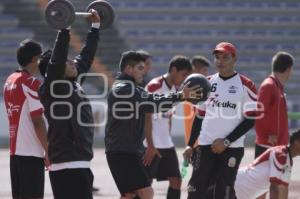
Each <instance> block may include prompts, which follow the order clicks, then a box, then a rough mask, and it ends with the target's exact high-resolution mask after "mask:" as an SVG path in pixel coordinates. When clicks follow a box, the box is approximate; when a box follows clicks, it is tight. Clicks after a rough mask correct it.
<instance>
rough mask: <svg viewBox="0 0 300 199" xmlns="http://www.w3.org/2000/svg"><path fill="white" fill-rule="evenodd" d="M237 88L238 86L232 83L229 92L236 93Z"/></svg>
mask: <svg viewBox="0 0 300 199" xmlns="http://www.w3.org/2000/svg"><path fill="white" fill-rule="evenodd" d="M237 89H238V87H236V86H233V85H232V86H230V87H229V89H228V93H232V94H234V93H236V92H237Z"/></svg>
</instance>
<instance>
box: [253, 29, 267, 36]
mask: <svg viewBox="0 0 300 199" xmlns="http://www.w3.org/2000/svg"><path fill="white" fill-rule="evenodd" d="M251 35H253V36H260V37H264V36H266V35H267V32H266V31H264V30H254V31H252V32H251Z"/></svg>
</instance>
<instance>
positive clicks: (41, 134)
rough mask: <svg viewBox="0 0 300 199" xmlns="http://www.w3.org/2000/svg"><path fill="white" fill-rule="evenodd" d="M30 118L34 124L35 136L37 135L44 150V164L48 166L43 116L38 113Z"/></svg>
mask: <svg viewBox="0 0 300 199" xmlns="http://www.w3.org/2000/svg"><path fill="white" fill-rule="evenodd" d="M31 120H32V123H33V126H34V130H35V133H36V136H37V137H38V139H39V141H40V143H41V145H42V146H43V148H44V150H45V164H46V166H47V167H48V166H49V160H48V142H47V129H46V124H45V121H44V118H43V116H42V115H39V116H34V117H31Z"/></svg>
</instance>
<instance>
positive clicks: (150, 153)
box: [143, 113, 161, 166]
mask: <svg viewBox="0 0 300 199" xmlns="http://www.w3.org/2000/svg"><path fill="white" fill-rule="evenodd" d="M152 115H153V114H152V113H146V115H145V125H144V128H145V137H146V142H147V149H146V152H145V155H144V157H143V163H144V165H146V166H148V165H150V164H151V162H152V160H153V158H154V157H155V155H157V156H158V157H161V155H160V153H159V151H158V150H157V149H156V148H155V146H154V144H153V137H152Z"/></svg>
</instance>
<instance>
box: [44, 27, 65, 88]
mask: <svg viewBox="0 0 300 199" xmlns="http://www.w3.org/2000/svg"><path fill="white" fill-rule="evenodd" d="M69 41H70V31H69V30H67V29H64V30H60V31H59V32H58V34H57V37H56V40H55V44H54V49H53V52H52V55H51V58H50V61H49V63H48V66H47V77H46V79H45V83H46V84H47V85H48V86H50V84H51V82H53V81H55V80H62V79H64V76H65V68H66V61H67V57H68V50H69Z"/></svg>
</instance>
